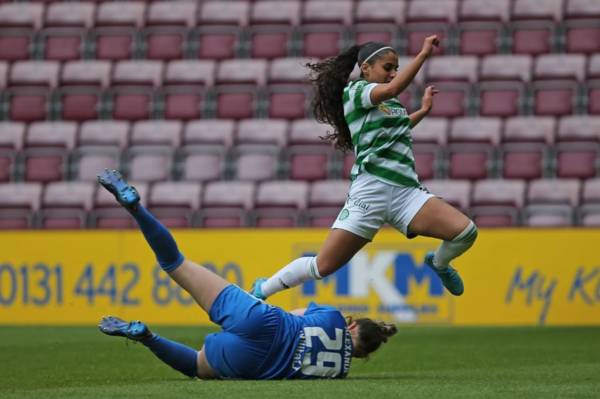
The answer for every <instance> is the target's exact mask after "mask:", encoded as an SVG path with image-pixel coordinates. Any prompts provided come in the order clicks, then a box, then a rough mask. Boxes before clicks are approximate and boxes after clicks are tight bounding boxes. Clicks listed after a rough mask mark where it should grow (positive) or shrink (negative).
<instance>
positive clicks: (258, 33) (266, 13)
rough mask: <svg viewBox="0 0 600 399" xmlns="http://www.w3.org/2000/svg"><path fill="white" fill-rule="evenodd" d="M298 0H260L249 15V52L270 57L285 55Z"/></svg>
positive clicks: (295, 22)
mask: <svg viewBox="0 0 600 399" xmlns="http://www.w3.org/2000/svg"><path fill="white" fill-rule="evenodd" d="M300 7H301V3H300V1H295V0H290V1H260V2H256V3H254V5H253V7H252V12H251V15H250V24H251V26H250V28H249V29H248V35H249V38H250V39H249V40H250V55H251V57H252V58H266V59H274V58H280V57H285V56H287V55H288V47H290V45H291V43H290V42H291V39H292V32H293V30H291V29H290V27H292V28H295V27H297V26H298V25H299V23H300Z"/></svg>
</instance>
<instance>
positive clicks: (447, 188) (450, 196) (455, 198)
mask: <svg viewBox="0 0 600 399" xmlns="http://www.w3.org/2000/svg"><path fill="white" fill-rule="evenodd" d="M423 186H425V188H427V190H428V191H429V192H430V193H432V194H434V195H435V196H436V197H440V198H441V199H443V200H444V201H446V202H447V203H449V204H450V205H452V206H454V207H455V208H457V209H459V210H460V211H461V212H464V213H466V212H467V211H468V209H469V207H470V205H471V189H472V184H471V182H470V181H469V180H455V179H433V180H425V181H424V182H423Z"/></svg>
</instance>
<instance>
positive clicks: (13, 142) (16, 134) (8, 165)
mask: <svg viewBox="0 0 600 399" xmlns="http://www.w3.org/2000/svg"><path fill="white" fill-rule="evenodd" d="M24 138H25V124H24V123H21V122H10V121H6V122H2V123H0V182H2V183H4V182H8V181H9V180H13V179H14V178H15V175H16V174H17V173H18V172H19V171H18V170H17V164H16V159H17V154H18V153H19V152H20V151H21V150H22V148H23V142H24Z"/></svg>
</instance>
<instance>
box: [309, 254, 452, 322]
mask: <svg viewBox="0 0 600 399" xmlns="http://www.w3.org/2000/svg"><path fill="white" fill-rule="evenodd" d="M314 255H315V254H314V253H304V254H303V256H314ZM302 296H303V299H304V300H306V301H310V300H315V301H316V302H323V303H329V304H332V305H335V306H337V307H339V308H340V309H341V310H342V311H347V312H350V313H353V312H356V313H363V314H364V313H366V314H368V315H369V316H371V317H379V318H385V319H389V318H393V319H395V320H396V321H405V322H416V321H421V322H423V321H424V322H440V321H449V320H450V317H451V312H450V300H451V299H450V296H449V295H448V294H447V293H446V292H445V291H444V287H443V285H442V282H441V281H440V279H439V278H438V276H437V275H436V274H435V273H434V272H433V270H431V269H430V268H429V267H427V266H426V265H425V264H424V263H417V262H415V257H414V256H413V255H412V254H411V253H407V252H400V251H393V250H377V251H373V252H371V253H368V252H367V251H364V250H363V251H360V252H358V253H357V254H356V255H355V256H354V258H352V260H351V261H350V262H348V263H347V264H346V265H344V266H343V267H342V268H341V269H339V270H338V271H336V272H335V273H334V274H332V275H330V276H328V277H325V278H324V279H322V280H319V281H307V282H305V283H304V284H303V286H302Z"/></svg>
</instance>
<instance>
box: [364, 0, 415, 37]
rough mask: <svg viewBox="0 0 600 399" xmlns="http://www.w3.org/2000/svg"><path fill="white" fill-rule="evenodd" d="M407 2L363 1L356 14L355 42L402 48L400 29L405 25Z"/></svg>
mask: <svg viewBox="0 0 600 399" xmlns="http://www.w3.org/2000/svg"><path fill="white" fill-rule="evenodd" d="M405 10H406V2H404V1H386V0H361V1H359V2H358V3H357V4H356V8H355V14H354V21H355V23H354V25H353V28H354V34H355V38H354V42H355V43H356V44H362V43H366V42H371V41H375V42H382V43H388V44H390V46H392V47H394V48H398V47H400V44H401V43H400V40H399V37H398V36H399V29H398V27H400V26H403V25H404V15H405Z"/></svg>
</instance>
